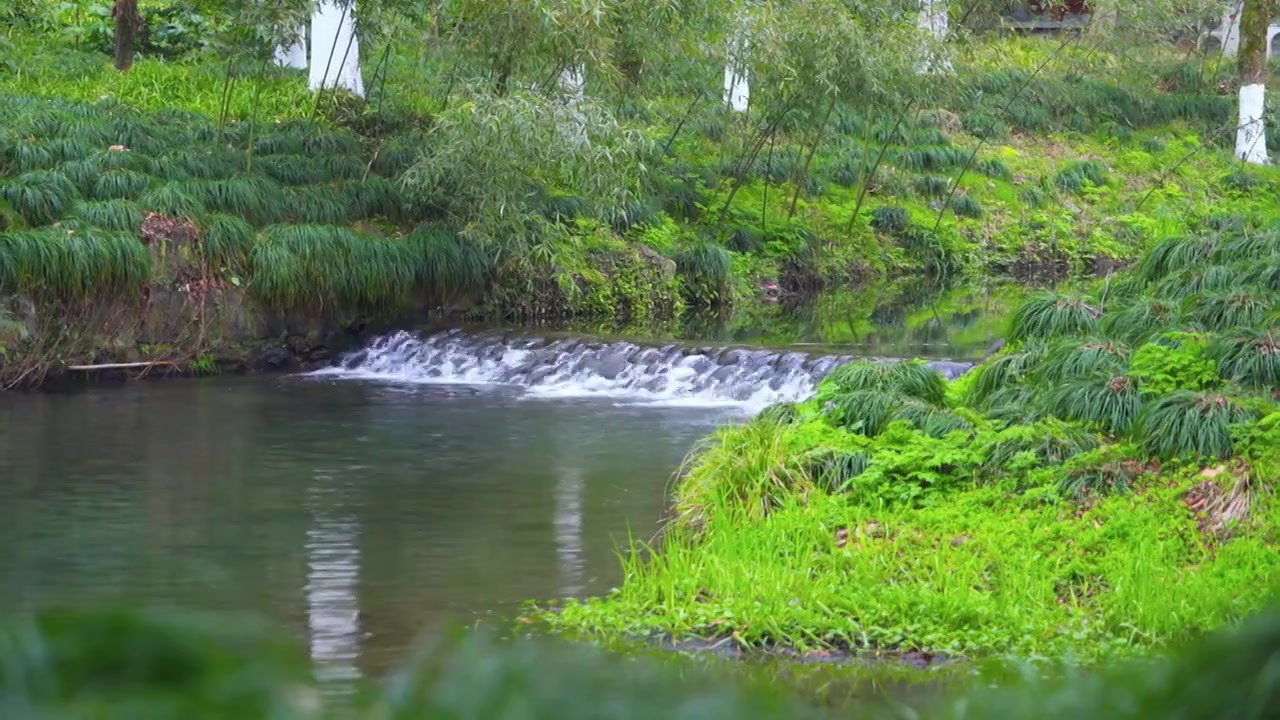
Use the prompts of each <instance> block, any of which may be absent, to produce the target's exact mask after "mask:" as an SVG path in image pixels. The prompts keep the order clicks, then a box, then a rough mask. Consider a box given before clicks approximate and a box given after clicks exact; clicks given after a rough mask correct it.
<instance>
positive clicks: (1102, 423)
mask: <svg viewBox="0 0 1280 720" xmlns="http://www.w3.org/2000/svg"><path fill="white" fill-rule="evenodd" d="M1049 407H1050V409H1051V411H1052V412H1053V414H1054V415H1057V416H1058V417H1060V418H1062V419H1064V420H1076V421H1080V422H1084V423H1090V424H1093V425H1097V426H1099V427H1101V428H1102V429H1103V430H1105V431H1106V432H1107V433H1108V434H1111V435H1120V434H1123V433H1126V432H1128V431H1129V428H1130V426H1132V425H1133V422H1134V419H1135V418H1137V416H1138V412H1139V411H1140V410H1141V409H1142V396H1141V395H1140V394H1139V392H1138V383H1137V382H1136V381H1135V380H1134V379H1133V378H1130V377H1128V376H1126V375H1112V376H1108V375H1105V374H1094V375H1092V376H1090V377H1085V378H1079V379H1072V380H1070V381H1068V382H1065V383H1063V384H1062V385H1059V386H1057V387H1054V388H1052V389H1050V390H1049Z"/></svg>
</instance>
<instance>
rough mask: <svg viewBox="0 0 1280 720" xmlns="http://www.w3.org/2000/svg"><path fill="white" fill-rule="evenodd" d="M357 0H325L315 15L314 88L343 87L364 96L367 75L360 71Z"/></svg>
mask: <svg viewBox="0 0 1280 720" xmlns="http://www.w3.org/2000/svg"><path fill="white" fill-rule="evenodd" d="M355 9H356V7H355V1H354V0H352V2H351V3H350V4H347V5H340V4H339V3H338V1H337V0H321V1H320V2H319V3H318V4H317V5H316V10H315V12H314V13H313V14H312V15H311V73H310V83H309V84H310V87H311V89H312V90H329V89H333V88H342V89H344V90H347V91H349V92H351V93H352V94H353V95H356V96H358V97H364V76H363V75H361V73H360V41H359V39H358V38H357V37H356V24H355V18H354V17H353V13H355Z"/></svg>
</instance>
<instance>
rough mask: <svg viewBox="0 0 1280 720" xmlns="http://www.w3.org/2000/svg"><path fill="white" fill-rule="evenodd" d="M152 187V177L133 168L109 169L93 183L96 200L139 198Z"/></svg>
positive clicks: (93, 195) (93, 193) (93, 194)
mask: <svg viewBox="0 0 1280 720" xmlns="http://www.w3.org/2000/svg"><path fill="white" fill-rule="evenodd" d="M149 187H151V178H150V177H148V176H147V175H144V174H143V173H140V172H134V171H133V170H108V171H106V172H103V173H101V174H100V175H98V177H97V179H96V180H94V183H93V192H92V195H91V197H92V198H93V199H94V200H137V199H138V198H140V197H142V194H143V193H145V192H146V191H147V189H148V188H149Z"/></svg>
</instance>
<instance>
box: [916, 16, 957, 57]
mask: <svg viewBox="0 0 1280 720" xmlns="http://www.w3.org/2000/svg"><path fill="white" fill-rule="evenodd" d="M947 5H948V2H947V0H922V2H921V3H920V13H919V14H918V15H917V16H916V27H917V28H919V29H920V32H922V33H925V34H926V35H928V36H929V37H930V38H931V40H932V42H931V43H930V44H928V45H926V46H925V47H924V48H923V49H922V51H921V55H922V56H921V57H920V59H919V60H918V61H917V63H916V71H917V72H920V73H947V72H951V61H950V60H949V59H947V56H946V48H945V47H944V43H946V41H947V32H948V29H947V21H948V18H947Z"/></svg>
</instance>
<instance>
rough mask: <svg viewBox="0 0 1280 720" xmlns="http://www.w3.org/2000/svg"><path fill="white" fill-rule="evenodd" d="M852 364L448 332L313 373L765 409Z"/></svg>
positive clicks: (958, 367)
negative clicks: (505, 386) (504, 386)
mask: <svg viewBox="0 0 1280 720" xmlns="http://www.w3.org/2000/svg"><path fill="white" fill-rule="evenodd" d="M853 359H854V358H852V357H850V356H847V355H822V354H814V355H811V354H809V353H803V352H787V351H778V350H768V349H763V348H741V347H720V348H711V347H702V348H694V347H685V346H681V345H665V346H662V347H651V346H644V345H636V344H633V343H629V342H600V341H591V340H572V339H568V340H555V341H546V340H541V339H533V338H521V337H504V336H500V335H488V334H480V335H471V334H468V333H465V332H462V331H459V330H449V331H446V332H442V333H438V334H435V335H430V336H427V337H421V336H418V335H414V334H412V333H407V332H398V333H394V334H392V335H387V336H384V337H381V338H378V339H377V340H375V341H373V342H372V343H371V344H370V345H369V346H368V347H366V348H365V349H363V350H361V351H359V352H356V353H352V354H349V355H347V356H345V357H343V358H342V359H341V360H339V362H338V364H336V365H335V366H333V367H330V368H325V369H323V370H319V371H317V372H316V373H314V374H316V375H321V376H331V377H340V378H353V379H364V380H385V381H392V382H403V383H440V384H446V383H452V384H463V385H508V386H516V387H519V388H522V389H523V391H524V392H525V393H526V394H527V395H529V396H532V397H561V398H567V397H589V396H601V397H613V398H620V399H624V400H628V401H631V402H640V403H649V404H656V405H691V406H741V407H746V408H749V409H759V408H762V407H764V406H766V405H768V404H770V403H774V402H781V401H798V400H803V399H805V398H808V397H809V396H810V395H812V393H813V391H814V388H815V386H816V385H817V383H818V381H819V380H821V379H822V377H823V376H824V375H826V374H827V373H829V372H831V370H832V369H833V368H835V367H837V366H839V365H841V364H843V363H846V362H850V361H851V360H853ZM879 361H881V362H885V360H879ZM889 362H891V361H889ZM930 365H932V366H933V367H935V368H937V369H938V370H939V371H940V372H942V373H943V374H944V375H946V376H947V377H956V376H958V375H960V374H961V373H963V372H965V371H967V370H968V369H969V368H970V367H972V364H971V363H956V362H947V361H935V362H931V363H930Z"/></svg>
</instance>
